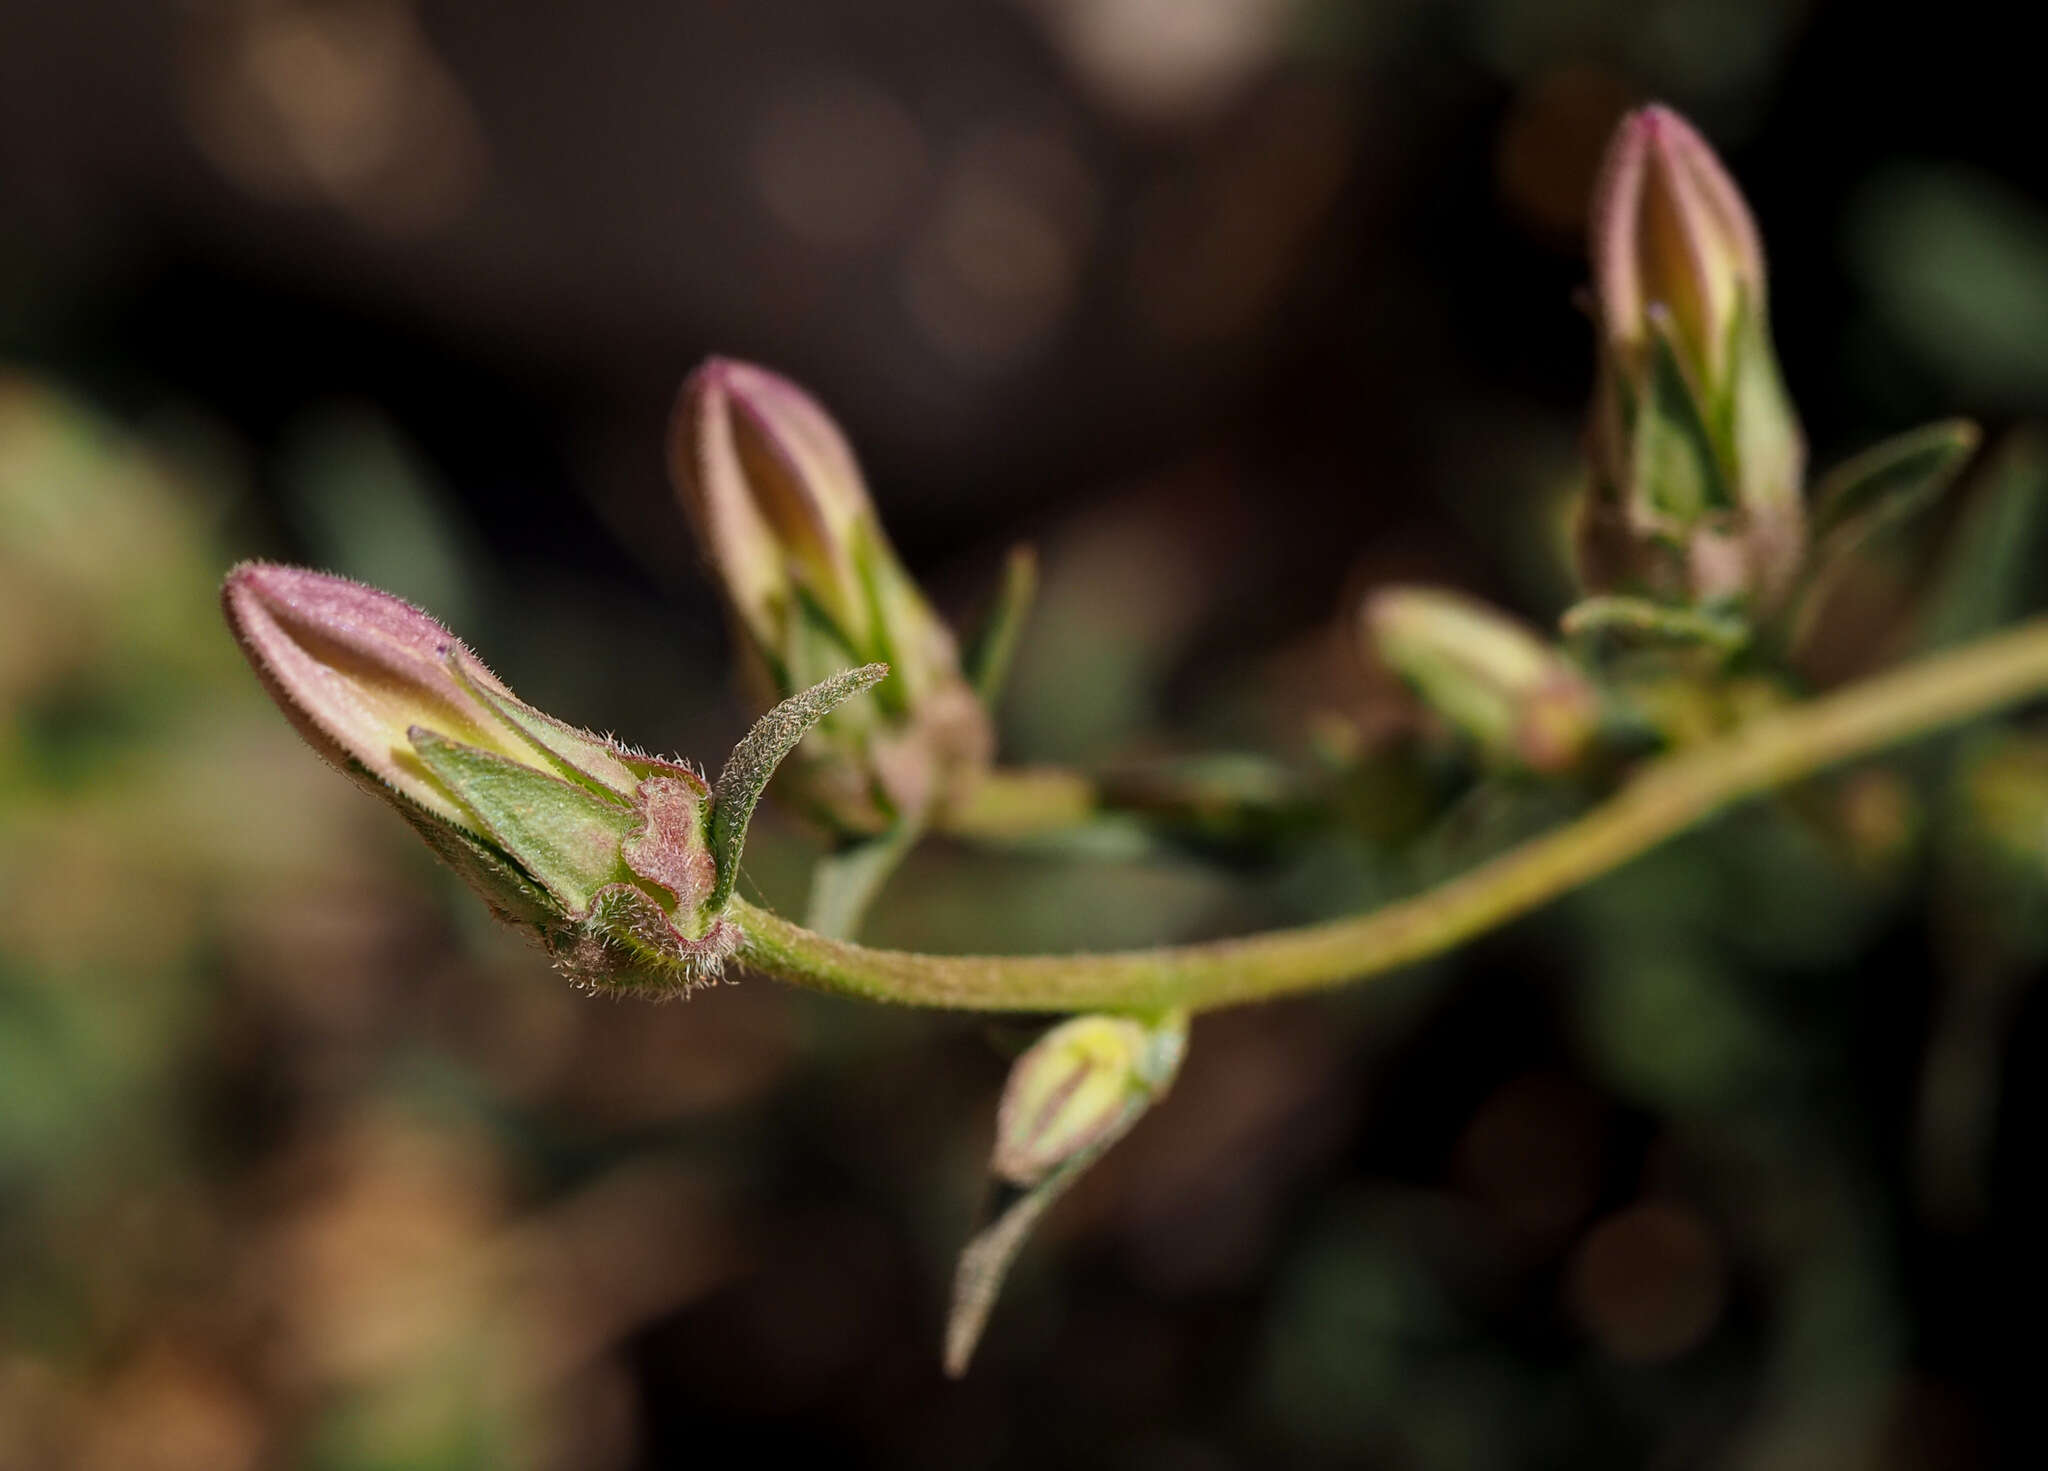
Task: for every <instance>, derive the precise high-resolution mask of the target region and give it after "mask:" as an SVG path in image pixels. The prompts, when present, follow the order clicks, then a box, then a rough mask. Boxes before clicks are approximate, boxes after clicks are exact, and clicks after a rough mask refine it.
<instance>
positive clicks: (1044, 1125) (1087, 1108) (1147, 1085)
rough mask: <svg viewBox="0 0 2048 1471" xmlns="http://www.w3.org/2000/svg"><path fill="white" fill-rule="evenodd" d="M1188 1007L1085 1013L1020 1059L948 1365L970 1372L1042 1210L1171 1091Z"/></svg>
mask: <svg viewBox="0 0 2048 1471" xmlns="http://www.w3.org/2000/svg"><path fill="white" fill-rule="evenodd" d="M1187 1041H1188V1017H1187V1013H1186V1012H1184V1011H1174V1012H1169V1013H1167V1014H1165V1015H1163V1016H1160V1017H1158V1018H1156V1019H1154V1020H1152V1021H1150V1022H1141V1021H1137V1020H1135V1019H1133V1018H1131V1017H1125V1016H1077V1017H1074V1018H1072V1019H1070V1020H1068V1021H1064V1022H1061V1023H1060V1024H1059V1025H1058V1026H1056V1027H1054V1028H1053V1029H1052V1030H1051V1031H1049V1032H1047V1033H1046V1034H1045V1035H1044V1036H1043V1037H1040V1038H1039V1039H1038V1041H1037V1042H1036V1043H1034V1044H1033V1045H1032V1046H1031V1047H1030V1048H1028V1049H1027V1050H1026V1051H1025V1053H1024V1055H1023V1056H1021V1057H1019V1058H1018V1059H1017V1061H1016V1062H1015V1063H1014V1064H1012V1066H1011V1068H1010V1079H1009V1082H1008V1083H1007V1084H1006V1085H1005V1086H1004V1088H1003V1101H1002V1104H1001V1105H1000V1107H999V1108H998V1109H997V1111H996V1146H995V1152H994V1154H993V1156H992V1158H991V1159H990V1162H989V1167H990V1169H991V1171H992V1172H993V1173H994V1175H995V1177H996V1181H997V1185H998V1189H997V1191H996V1192H995V1200H994V1202H993V1204H994V1205H995V1207H996V1208H995V1210H994V1212H993V1215H992V1218H991V1219H989V1220H988V1221H987V1222H986V1223H985V1224H984V1225H983V1226H982V1228H981V1229H980V1230H979V1231H977V1232H976V1233H975V1235H974V1239H973V1240H971V1241H969V1242H968V1243H967V1247H966V1249H965V1250H963V1251H962V1252H961V1253H960V1262H959V1265H958V1267H957V1268H955V1270H954V1273H953V1306H952V1310H951V1311H950V1312H949V1313H948V1314H947V1317H946V1351H945V1361H946V1372H947V1373H948V1374H949V1375H951V1376H952V1377H954V1378H956V1379H957V1378H959V1377H960V1375H962V1374H964V1373H966V1372H967V1363H968V1360H969V1359H971V1358H972V1357H973V1356H974V1346H975V1344H976V1343H978V1342H979V1341H980V1339H981V1330H982V1328H983V1326H984V1325H985V1324H986V1323H987V1322H988V1314H989V1309H990V1308H992V1307H993V1306H994V1305H995V1300H996V1294H997V1292H998V1291H1000V1290H1001V1288H1002V1284H1003V1278H1004V1276H1005V1275H1007V1273H1008V1272H1009V1270H1010V1263H1011V1262H1012V1261H1013V1260H1015V1258H1016V1255H1017V1252H1018V1250H1019V1249H1020V1248H1021V1247H1022V1246H1023V1245H1024V1239H1025V1238H1026V1237H1027V1236H1029V1235H1030V1234H1031V1230H1032V1228H1033V1227H1034V1226H1035V1225H1037V1223H1038V1221H1039V1218H1040V1217H1042V1216H1043V1215H1044V1214H1045V1212H1046V1211H1047V1210H1049V1209H1050V1208H1051V1207H1052V1204H1053V1202H1054V1201H1056V1200H1057V1199H1059V1197H1060V1196H1061V1194H1063V1193H1064V1192H1065V1191H1066V1190H1067V1188H1068V1187H1069V1186H1071V1185H1072V1184H1073V1183H1074V1182H1075V1181H1076V1180H1077V1179H1079V1178H1080V1177H1081V1175H1082V1173H1083V1172H1084V1171H1086V1170H1087V1168H1088V1167H1089V1166H1090V1165H1091V1164H1093V1163H1094V1162H1095V1160H1096V1159H1097V1158H1099V1157H1100V1156H1101V1155H1102V1153H1103V1151H1105V1150H1106V1149H1108V1148H1109V1147H1110V1146H1111V1145H1112V1144H1114V1143H1116V1141H1117V1140H1119V1139H1121V1138H1122V1137H1123V1136H1124V1135H1125V1134H1126V1133H1128V1132H1129V1131H1130V1129H1131V1126H1132V1125H1134V1124H1135V1123H1137V1121H1138V1120H1139V1118H1140V1117H1142V1116H1143V1115H1144V1113H1145V1110H1146V1109H1148V1108H1150V1107H1151V1106H1152V1105H1153V1104H1154V1103H1157V1102H1158V1101H1159V1100H1160V1099H1161V1098H1162V1097H1164V1096H1165V1094H1166V1090H1167V1089H1168V1088H1170V1087H1172V1086H1173V1078H1174V1074H1175V1073H1177V1072H1178V1071H1179V1070H1180V1060H1181V1057H1182V1055H1183V1054H1184V1053H1185V1052H1186V1051H1187Z"/></svg>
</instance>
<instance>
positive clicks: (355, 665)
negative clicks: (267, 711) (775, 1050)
mask: <svg viewBox="0 0 2048 1471" xmlns="http://www.w3.org/2000/svg"><path fill="white" fill-rule="evenodd" d="M222 603H223V606H224V607H225V609H226V612H227V618H228V624H229V627H230V628H231V629H232V630H233V631H234V634H235V638H236V640H237V641H238V642H239V643H240V644H241V646H242V651H243V653H244V654H246V655H247V656H248V659H249V662H250V665H251V666H252V667H253V668H254V669H255V671H256V673H257V676H258V678H260V679H261V680H262V681H263V684H264V687H265V688H266V689H267V690H268V691H269V692H270V695H271V698H273V699H274V700H276V701H277V703H278V706H279V708H280V709H282V710H283V711H284V713H285V714H286V716H287V717H289V718H290V720H291V721H292V723H293V725H295V726H296V727H298V730H299V732H300V734H301V735H303V736H305V738H306V740H307V741H308V742H309V743H310V744H311V745H312V746H313V748H314V749H315V750H316V751H318V752H319V753H320V754H321V755H322V756H323V757H325V758H326V759H327V760H328V761H330V762H332V763H333V764H334V765H336V766H338V767H340V768H341V769H342V770H343V771H345V772H347V773H348V774H349V775H350V776H351V777H353V778H354V779H355V780H356V781H357V782H358V783H359V784H360V785H362V786H364V787H365V788H367V789H368V790H370V791H372V792H374V793H376V794H377V795H378V796H380V797H383V798H385V799H386V800H388V801H390V802H391V803H392V804H393V805H394V806H395V807H397V808H398V810H399V811H400V812H401V813H402V814H403V815H404V816H405V817H406V819H407V820H408V821H409V822H410V823H411V824H412V826H413V828H414V829H415V830H416V831H417V832H418V833H419V834H420V836H421V837H423V838H424V839H426V841H427V843H428V845H429V846H430V847H431V848H432V849H433V850H434V852H435V853H436V854H437V855H439V856H440V857H441V858H442V859H444V860H445V861H446V862H447V863H448V864H449V865H450V866H451V867H453V868H454V869H455V871H456V872H457V873H458V874H459V875H460V876H461V877H462V878H463V879H464V880H465V881H466V882H467V883H469V884H470V886H471V887H472V888H474V889H476V890H477V892H478V893H480V894H481V895H482V896H483V897H484V899H485V901H486V902H487V903H488V904H490V906H491V909H492V911H493V912H494V913H495V914H497V915H498V917H499V918H501V919H503V920H506V921H507V922H509V923H512V924H515V925H517V926H519V927H520V928H522V929H524V930H525V931H527V932H528V933H529V934H530V935H531V937H532V938H533V939H534V940H536V941H537V942H538V943H539V944H540V945H541V946H542V947H543V948H544V949H546V950H547V952H548V953H549V955H550V956H552V957H553V958H554V960H555V962H556V963H557V964H558V965H559V966H560V967H561V968H562V970H563V971H564V972H565V973H567V974H568V975H569V976H570V977H571V978H572V979H573V980H575V981H576V982H577V983H578V984H580V985H584V986H588V987H591V988H593V989H604V990H620V991H637V992H642V993H649V994H656V995H666V994H675V993H679V992H687V991H688V990H690V989H691V988H692V987H693V986H695V985H698V984H701V983H703V982H704V981H706V980H708V979H710V978H711V977H713V976H715V975H716V974H717V971H718V968H719V966H720V964H721V963H722V962H723V961H724V959H725V958H726V957H727V956H729V955H730V954H731V953H732V952H733V950H734V949H735V948H736V947H737V946H738V943H739V933H738V931H737V930H736V929H735V928H734V927H733V925H732V923H731V921H729V920H727V919H726V918H725V917H724V905H725V900H726V897H727V895H728V893H729V892H730V887H729V885H726V886H722V885H721V883H720V878H719V870H718V866H717V863H716V862H715V860H714V859H713V857H712V852H711V840H710V832H711V815H712V807H713V803H712V797H711V789H710V787H709V786H708V785H707V784H706V782H705V781H704V778H703V777H701V776H700V775H698V774H697V773H696V772H695V771H692V770H691V769H690V768H688V767H687V766H683V765H681V764H679V763H676V762H670V761H664V760H660V759H658V758H655V757H651V756H647V755H643V754H642V753H640V752H637V751H633V750H630V749H629V748H627V747H625V746H621V745H619V744H618V743H617V742H614V741H611V740H607V739H606V738H604V737H602V736H597V735H593V734H591V733H590V732H589V731H583V730H578V729H576V728H575V727H573V726H569V725H565V724H563V723H562V722H561V721H558V720H556V719H554V718H553V717H552V716H549V715H545V714H543V713H542V712H541V711H539V710H536V709H534V708H533V707H532V706H530V705H527V704H525V703H523V702H522V701H521V700H520V699H519V698H518V696H516V695H514V694H513V693H512V691H511V690H510V689H508V688H507V687H506V686H505V685H504V683H503V682H502V681H500V680H499V679H498V678H497V676H495V675H493V674H492V673H491V672H490V671H489V670H488V669H486V668H485V667H484V665H483V662H482V661H481V660H480V659H478V658H477V657H476V655H474V654H473V653H471V652H470V651H469V649H468V648H467V647H466V646H465V645H464V644H463V643H462V642H461V641H460V640H459V639H457V638H456V637H455V636H454V635H453V634H452V633H450V632H449V631H448V630H447V629H446V628H444V627H442V625H441V624H439V623H438V622H436V621H435V620H434V619H432V618H430V617H429V616H427V615H426V614H425V613H423V612H421V611H420V610H419V609H417V608H414V607H412V606H411V605H410V604H407V603H405V602H403V601H401V600H400V599H398V598H395V597H392V596H391V595H390V594H389V593H383V592H379V591H377V590H376V589H374V588H369V587H364V586H363V585H361V584H360V583H355V582H351V581H349V580H348V579H346V578H342V577H333V576H329V575H328V574H326V573H321V572H309V571H306V570H303V569H301V568H296V567H279V566H274V565H270V564H266V563H256V562H252V563H245V564H244V565H242V566H240V567H237V568H235V569H234V570H233V571H232V572H230V573H229V574H228V578H227V582H226V585H225V587H224V588H223V589H222Z"/></svg>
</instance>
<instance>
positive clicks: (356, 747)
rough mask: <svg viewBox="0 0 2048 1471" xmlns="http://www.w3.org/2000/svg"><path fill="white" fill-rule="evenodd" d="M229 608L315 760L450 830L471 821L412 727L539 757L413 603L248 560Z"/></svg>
mask: <svg viewBox="0 0 2048 1471" xmlns="http://www.w3.org/2000/svg"><path fill="white" fill-rule="evenodd" d="M221 605H222V607H223V608H224V609H225V611H226V613H227V619H228V626H229V628H231V629H232V630H233V631H234V635H235V639H236V641H237V642H239V643H240V644H241V646H242V652H243V653H244V654H246V655H247V656H248V658H249V663H250V665H251V666H252V667H253V668H254V669H255V671H256V674H257V677H258V678H260V679H261V680H262V681H263V684H264V687H265V688H266V689H268V690H269V691H270V696H271V698H272V699H274V700H275V701H277V704H278V708H279V709H281V710H283V711H284V713H285V715H286V716H287V717H288V718H289V719H290V720H291V722H292V724H293V725H294V726H296V727H297V728H298V731H299V734H300V735H302V736H304V737H305V738H306V740H307V741H308V742H310V743H311V745H312V747H313V749H314V750H316V751H318V752H319V753H320V754H321V755H322V756H324V757H325V758H326V759H327V760H329V761H331V762H332V763H333V764H334V765H336V766H338V767H340V768H341V769H342V770H343V771H346V772H349V773H350V774H351V775H357V776H360V775H362V774H364V773H367V774H368V775H369V776H371V777H373V778H375V779H376V781H378V782H379V783H381V784H382V785H383V786H384V787H386V788H388V789H389V790H390V791H392V792H395V793H397V794H398V795H399V796H401V797H403V798H405V799H406V800H408V801H410V802H412V803H414V804H416V805H417V806H420V807H423V808H425V809H426V810H427V811H428V812H431V813H432V814H434V815H435V816H436V817H439V818H441V819H442V820H444V821H447V822H455V823H467V822H469V821H470V819H469V818H468V817H467V815H466V814H465V813H464V812H463V811H462V809H461V808H460V807H459V806H458V805H457V804H456V802H455V801H454V799H453V798H452V797H450V796H449V794H448V793H447V791H446V789H445V788H443V787H442V786H441V784H440V783H439V782H437V781H436V780H435V779H434V777H433V776H432V775H431V774H430V773H429V772H428V771H427V769H426V767H425V766H424V765H422V764H421V762H420V759H419V755H418V753H417V752H416V751H415V750H414V749H413V744H412V741H411V739H410V738H409V737H408V735H407V734H406V733H407V731H408V730H410V729H411V728H412V727H413V726H416V725H417V726H422V727H424V728H426V729H428V730H431V731H434V732H436V733H437V734H440V735H442V736H444V737H446V738H448V739H450V740H455V741H460V742H462V743H463V744H465V745H469V746H475V747H478V748H479V749H481V750H486V751H493V752H495V753H497V754H498V755H500V756H509V757H511V758H513V759H515V760H522V761H523V760H529V759H531V757H532V750H531V748H530V746H529V745H528V743H527V742H526V741H525V739H523V738H522V737H521V736H520V734H519V732H518V731H517V730H516V729H514V728H513V727H512V726H511V725H510V724H509V723H508V722H506V721H505V720H504V719H502V718H501V717H500V716H499V715H498V714H497V713H496V712H494V711H493V710H492V709H491V708H490V707H489V706H488V705H486V704H485V703H484V701H483V700H482V699H481V698H479V697H478V695H477V694H476V693H473V692H472V690H471V689H470V688H469V687H468V685H474V686H476V688H477V689H480V690H489V691H492V692H494V693H496V694H499V695H502V696H503V697H504V698H505V699H507V700H510V699H512V698H513V695H512V692H511V691H510V690H509V689H507V688H506V687H505V686H504V684H503V683H501V682H500V681H499V679H498V678H497V676H496V675H494V674H492V673H491V672H490V671H489V670H488V669H486V668H485V667H484V665H483V661H482V660H480V659H478V658H477V657H476V656H475V655H474V654H472V653H471V652H470V651H469V650H468V649H467V648H466V647H464V645H463V643H462V641H461V640H460V639H458V638H456V637H455V635H454V634H452V633H450V632H449V631H448V630H447V629H446V628H444V627H442V626H441V625H440V624H439V623H437V622H435V621H434V620H433V619H432V618H430V617H428V616H427V615H426V614H425V613H422V612H421V611H420V610H419V609H417V608H415V607H413V606H412V605H411V604H410V603H406V602H403V601H401V600H400V599H398V598H395V597H393V596H391V594H389V593H385V592H379V591H377V589H375V588H372V587H365V586H363V584H361V583H359V582H351V581H350V580H349V579H348V578H345V577H335V576H332V575H330V574H328V573H324V572H310V571H307V570H306V569H304V568H300V567H281V566H278V565H276V564H274V563H269V562H244V563H243V564H242V565H241V566H239V567H236V568H235V569H234V570H233V571H232V572H230V573H229V574H228V577H227V582H226V584H225V585H224V586H223V587H222V589H221ZM451 661H454V663H455V664H458V665H459V666H460V668H461V669H462V671H463V678H461V679H458V678H457V677H456V674H455V671H454V669H453V668H451ZM465 680H467V682H468V685H466V684H465Z"/></svg>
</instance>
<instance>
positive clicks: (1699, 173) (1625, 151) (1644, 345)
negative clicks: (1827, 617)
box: [1581, 107, 1806, 609]
mask: <svg viewBox="0 0 2048 1471" xmlns="http://www.w3.org/2000/svg"><path fill="white" fill-rule="evenodd" d="M1590 236H1591V246H1592V255H1593V274H1594V292H1593V300H1594V309H1595V314H1596V316H1597V318H1598V327H1599V332H1600V357H1601V368H1600V387H1599V391H1598V394H1597V397H1596V400H1595V405H1594V410H1593V421H1592V429H1591V439H1590V450H1591V456H1592V460H1593V465H1592V474H1593V484H1592V487H1591V491H1590V494H1589V497H1588V502H1587V506H1586V510H1585V513H1584V518H1583V521H1582V526H1581V561H1582V569H1581V570H1582V574H1583V575H1584V577H1585V579H1586V581H1587V582H1588V584H1589V585H1590V586H1591V587H1592V589H1593V590H1595V591H1610V590H1620V591H1640V592H1647V593H1650V594H1652V595H1654V596H1657V597H1661V598H1665V599H1668V600H1670V601H1674V602H1682V603H1695V604H1719V605H1744V606H1755V607H1758V608H1763V609H1768V608H1770V607H1772V606H1774V605H1775V604H1776V603H1777V602H1778V601H1779V600H1780V599H1781V598H1782V597H1783V596H1784V594H1785V592H1786V591H1787V590H1788V588H1789V587H1790V585H1791V583H1792V580H1793V578H1794V575H1795V574H1796V572H1797V571H1798V568H1799V566H1800V563H1801V561H1802V560H1803V558H1804V555H1805V524H1804V513H1803V510H1802V505H1801V492H1802V480H1803V476H1804V473H1805V460H1806V451H1805V441H1804V438H1803V436H1802V434H1801V432H1800V428H1799V423H1798V419H1797V416H1796V415H1795V413H1794V411H1793V408H1792V404H1791V401H1790V399H1789V398H1788V397H1787V395H1786V393H1785V388H1784V382H1783V378H1782V375H1781V374H1780V372H1779V369H1778V363H1777V358H1776V355H1775V353H1774V352H1773V350H1772V348H1771V341H1770V322H1769V316H1768V312H1767V300H1766V298H1767V291H1766V280H1765V271H1764V256H1763V247H1762V243H1761V240H1760V238H1759V235H1758V233H1757V228H1756V222H1755V220H1754V219H1753V218H1752V217H1751V215H1750V212H1749V207H1748V205H1747V204H1746V203H1745V202H1744V201H1743V198H1742V194H1741V191H1740V190H1739V189H1737V188H1736V186H1735V183H1734V181H1733V180H1732V179H1731V178H1729V176H1728V173H1727V170H1726V169H1725V168H1723V167H1722V165H1721V161H1720V160H1719V159H1718V158H1716V157H1715V155H1714V151H1713V150H1712V149H1711V148H1710V147H1708V145H1707V143H1706V141H1705V140H1704V139H1703V138H1701V137H1700V135H1699V133H1698V132H1697V131H1695V130H1694V129H1693V127H1692V125H1691V124H1690V123H1688V122H1686V121H1685V119H1684V118H1682V117H1680V116H1679V115H1678V114H1677V113H1675V112H1673V111H1671V109H1669V108H1667V107H1646V108H1643V109H1641V110H1640V111H1637V112H1634V113H1631V114H1629V115H1628V116H1627V117H1625V118H1624V119H1622V122H1621V125H1620V127H1619V129H1618V130H1617V131H1616V133H1615V137H1614V141H1613V142H1612V143H1611V144H1610V145H1609V148H1608V153H1607V158H1606V161H1605V163H1604V165H1603V167H1602V170H1601V175H1600V182H1599V185H1598V187H1597V189H1596V191H1595V195H1594V200H1593V214H1592V223H1591V230H1590Z"/></svg>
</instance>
